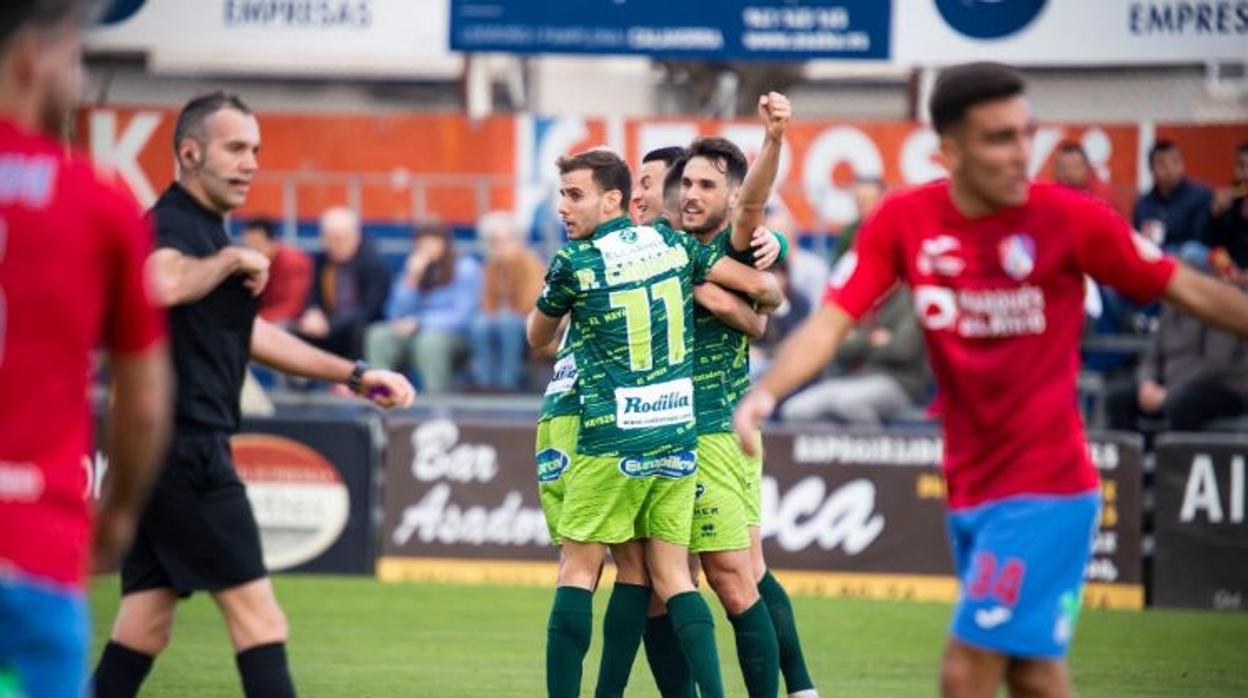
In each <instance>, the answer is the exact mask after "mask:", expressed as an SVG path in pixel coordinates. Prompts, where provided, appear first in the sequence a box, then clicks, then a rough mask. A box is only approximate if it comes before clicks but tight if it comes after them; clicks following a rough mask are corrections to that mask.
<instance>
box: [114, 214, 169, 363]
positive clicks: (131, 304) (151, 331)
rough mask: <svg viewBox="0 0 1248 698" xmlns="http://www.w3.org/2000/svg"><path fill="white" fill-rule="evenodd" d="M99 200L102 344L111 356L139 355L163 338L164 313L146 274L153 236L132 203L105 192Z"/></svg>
mask: <svg viewBox="0 0 1248 698" xmlns="http://www.w3.org/2000/svg"><path fill="white" fill-rule="evenodd" d="M101 195H102V199H103V201H104V206H103V207H102V209H103V210H102V220H101V221H100V225H101V226H102V227H103V229H104V230H105V231H106V234H107V246H106V249H107V250H108V253H107V254H108V259H107V260H105V263H106V264H107V265H108V273H109V296H108V299H107V301H106V303H107V308H106V311H105V323H104V343H105V346H106V347H107V348H108V350H109V351H110V352H113V353H115V354H141V353H143V352H145V351H147V350H148V349H150V348H151V347H152V346H154V345H155V344H157V343H158V342H159V341H160V340H162V339H163V338H164V336H165V314H164V310H163V309H161V308H160V306H159V305H158V304H157V303H156V299H155V297H154V293H153V289H152V288H151V281H150V280H149V279H148V275H147V272H146V268H147V266H146V265H147V256H148V255H149V254H150V253H151V251H152V231H151V228H150V226H149V224H148V223H147V221H146V220H145V219H144V218H143V217H142V216H141V215H140V213H139V210H138V208H137V207H136V206H135V204H134V202H133V200H131V199H129V198H128V197H125V196H122V195H120V194H118V193H116V192H114V191H111V190H108V189H105V190H104V191H103V192H102V194H101Z"/></svg>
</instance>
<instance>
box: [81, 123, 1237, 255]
mask: <svg viewBox="0 0 1248 698" xmlns="http://www.w3.org/2000/svg"><path fill="white" fill-rule="evenodd" d="M175 118H176V113H175V112H174V111H173V110H170V109H144V108H139V107H117V108H111V107H110V108H90V109H86V110H84V111H83V112H81V114H80V118H79V121H78V128H77V134H78V135H77V142H76V144H77V145H78V146H79V147H81V148H82V149H83V150H84V151H86V152H87V153H88V154H89V155H90V156H91V158H92V160H93V161H94V162H95V163H96V164H97V165H98V166H99V167H100V168H102V169H103V170H105V171H107V172H111V173H112V174H113V175H114V176H116V178H117V179H119V180H120V181H121V182H122V183H124V184H125V185H126V186H127V187H128V188H129V189H130V191H131V192H132V193H133V194H134V195H135V197H136V199H138V201H139V202H140V203H141V204H142V205H144V206H148V205H151V204H152V203H153V202H154V201H155V199H156V196H157V195H158V194H159V192H160V191H161V190H162V189H164V188H165V187H166V186H168V184H169V182H170V181H171V180H172V179H173V174H174V163H173V149H172V146H171V140H172V137H173V123H174V120H175ZM259 120H260V129H261V138H262V141H263V150H262V153H261V155H260V171H259V174H258V175H257V178H256V181H255V183H254V184H253V186H252V190H251V193H250V195H249V197H248V201H247V204H246V205H245V206H244V207H243V208H241V209H240V210H239V211H238V215H239V216H242V217H246V216H251V215H266V216H273V217H284V216H288V215H294V216H295V217H297V218H298V219H299V220H300V221H305V222H308V223H309V224H312V223H314V222H315V220H316V218H317V217H318V216H319V215H320V213H321V212H322V211H323V210H324V209H326V208H328V207H329V206H333V205H338V204H343V203H347V204H350V205H353V206H358V208H359V210H360V212H361V214H362V215H363V217H364V219H365V221H366V222H368V223H387V224H396V223H397V224H402V225H407V224H410V223H411V221H412V220H413V219H414V218H418V217H420V216H421V215H426V216H437V217H438V218H440V219H441V220H444V221H447V222H450V223H455V224H461V225H463V224H468V225H471V224H472V223H474V222H475V221H476V219H477V217H478V216H479V215H481V214H482V213H484V212H485V211H487V210H490V209H494V208H501V209H504V210H511V211H514V212H515V213H516V214H517V216H518V218H519V219H520V220H521V221H525V222H527V223H528V224H530V225H534V226H536V225H539V224H542V223H543V222H547V221H549V220H551V219H552V217H553V216H554V209H555V203H556V197H557V192H558V171H557V170H556V168H555V165H554V161H555V159H556V158H557V157H558V156H560V155H563V154H565V153H570V152H576V151H579V150H584V149H587V148H591V147H594V146H599V145H607V146H609V147H611V148H614V149H615V150H617V151H618V152H620V153H621V154H622V155H624V157H625V158H626V159H627V160H628V161H629V162H631V163H637V162H640V160H641V158H642V156H643V155H645V153H646V152H647V151H648V150H650V149H652V148H657V147H661V146H668V145H673V144H685V143H688V142H689V141H691V140H692V139H693V138H696V137H698V136H703V135H722V136H724V137H726V138H729V139H730V140H732V141H734V142H736V143H738V144H739V145H740V146H741V147H742V149H743V150H745V152H746V154H747V156H749V157H753V156H754V154H755V153H756V152H757V150H758V148H759V146H760V144H761V143H762V139H763V131H762V127H761V126H760V125H758V123H757V122H737V121H715V120H710V119H695V118H653V119H622V118H621V119H600V118H588V117H579V116H566V117H544V116H535V115H517V116H495V117H490V118H488V119H482V120H479V121H473V120H470V119H468V118H467V117H464V116H459V115H445V114H411V115H385V116H366V115H358V114H292V113H277V112H274V113H267V112H261V113H260V114H259ZM1150 133H1155V135H1156V137H1157V138H1167V139H1170V140H1173V141H1174V142H1175V143H1176V144H1177V145H1178V147H1179V148H1180V149H1181V150H1182V151H1183V152H1184V155H1185V158H1186V161H1187V169H1188V173H1189V174H1190V175H1191V176H1192V177H1193V178H1195V179H1197V180H1200V181H1204V182H1207V183H1211V184H1214V185H1218V184H1221V183H1224V182H1228V181H1230V178H1231V165H1232V160H1233V158H1232V157H1231V156H1232V154H1233V152H1234V148H1235V146H1236V145H1237V144H1238V143H1241V142H1244V141H1248V124H1224V125H1178V124H1164V123H1160V124H1156V125H1155V129H1154V130H1153V131H1150ZM1067 140H1073V141H1078V142H1080V143H1082V145H1083V146H1084V149H1085V150H1086V151H1087V153H1088V156H1089V159H1090V161H1091V163H1092V166H1093V169H1094V170H1095V172H1096V174H1097V176H1098V178H1099V179H1100V181H1101V182H1102V183H1104V184H1105V185H1106V189H1107V190H1108V192H1109V195H1110V197H1111V199H1112V201H1113V203H1114V204H1115V206H1117V207H1118V209H1119V210H1121V211H1124V212H1128V211H1129V210H1130V206H1131V203H1132V202H1133V201H1134V198H1135V196H1136V194H1137V193H1138V189H1137V186H1138V181H1139V177H1140V163H1141V162H1142V159H1141V150H1142V149H1143V150H1144V151H1146V150H1147V148H1148V146H1149V145H1151V140H1149V141H1147V142H1146V141H1145V140H1144V139H1143V136H1142V133H1141V128H1140V127H1139V126H1138V125H1135V124H1044V125H1043V126H1041V128H1040V130H1039V131H1038V133H1037V134H1036V140H1035V149H1034V155H1033V159H1032V163H1031V171H1032V173H1033V174H1034V175H1035V176H1036V177H1038V178H1041V179H1047V178H1049V177H1050V176H1051V172H1052V164H1053V159H1054V156H1055V154H1056V150H1057V147H1058V145H1059V144H1060V143H1062V142H1063V141H1067ZM309 144H315V146H314V147H311V146H309ZM937 146H938V142H937V139H936V136H935V134H934V133H933V132H932V131H931V130H930V129H927V128H925V127H922V126H920V125H917V124H914V123H909V122H902V121H895V122H878V121H876V122H841V121H828V120H798V121H795V122H794V123H793V124H792V125H791V126H790V128H789V132H788V134H787V135H786V136H785V147H784V150H783V151H782V154H781V158H780V168H779V172H778V174H777V178H776V195H775V196H774V197H773V199H772V204H773V205H777V206H780V207H782V208H784V209H787V210H788V212H789V213H791V214H792V216H793V218H794V221H795V223H796V225H797V227H798V229H800V230H804V231H817V230H825V229H832V230H836V229H837V227H838V226H839V225H841V224H843V223H847V222H849V221H850V220H852V219H853V217H854V216H855V215H856V211H855V209H854V203H853V196H852V193H851V185H852V183H853V181H854V179H855V178H880V179H883V180H884V181H885V182H887V183H888V184H889V185H890V186H900V185H909V184H919V183H922V182H927V181H930V180H932V179H936V178H939V177H942V176H944V174H945V170H944V169H943V167H942V166H941V164H940V161H939V156H938V153H937ZM308 232H309V233H314V232H315V230H314V226H313V225H309V226H308ZM403 237H404V238H406V237H407V233H406V232H404V234H403Z"/></svg>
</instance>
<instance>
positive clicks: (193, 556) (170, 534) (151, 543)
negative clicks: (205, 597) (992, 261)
mask: <svg viewBox="0 0 1248 698" xmlns="http://www.w3.org/2000/svg"><path fill="white" fill-rule="evenodd" d="M267 574H268V572H267V571H266V570H265V568H264V558H263V556H262V553H261V549H260V530H259V528H258V527H257V526H256V517H255V515H254V514H253V513H252V511H251V503H250V502H248V500H247V493H246V490H245V489H244V487H243V483H242V481H241V480H239V479H238V473H237V472H235V470H234V463H233V461H232V460H231V458H230V435H229V433H228V432H225V431H219V430H205V429H194V428H186V427H184V425H182V424H179V425H178V427H177V428H176V429H175V431H174V437H173V443H172V444H170V447H169V455H168V457H167V458H166V459H165V468H164V470H163V471H162V472H161V475H160V478H159V479H158V480H157V482H156V486H155V487H154V488H153V490H152V496H151V500H150V501H149V502H148V505H147V509H146V510H145V511H144V513H143V516H142V518H141V519H140V520H139V525H138V530H137V531H136V532H135V537H134V545H133V547H132V548H131V549H130V552H129V553H128V554H127V555H126V558H125V560H123V561H122V564H121V593H122V595H123V596H124V595H126V594H133V593H135V592H139V591H145V590H148V589H173V590H174V591H176V592H177V593H178V595H179V596H183V597H186V596H190V595H191V593H192V592H194V591H218V590H222V589H229V588H230V587H235V586H238V585H240V584H246V583H247V582H251V581H255V580H257V579H260V578H262V577H264V576H266V575H267Z"/></svg>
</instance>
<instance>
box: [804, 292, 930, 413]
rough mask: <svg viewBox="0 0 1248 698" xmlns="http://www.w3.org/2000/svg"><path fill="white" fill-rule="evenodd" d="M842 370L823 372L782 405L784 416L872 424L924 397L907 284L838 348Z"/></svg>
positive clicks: (924, 367)
mask: <svg viewBox="0 0 1248 698" xmlns="http://www.w3.org/2000/svg"><path fill="white" fill-rule="evenodd" d="M836 358H837V364H838V366H839V367H840V368H841V369H842V372H841V374H839V375H836V376H833V377H831V378H825V379H823V380H822V381H819V382H818V383H816V384H814V385H813V386H811V387H809V388H806V389H805V390H802V391H801V392H799V393H797V394H796V395H794V396H793V397H791V398H789V400H788V401H787V402H785V403H784V404H783V405H781V407H780V416H781V418H782V419H784V420H785V421H797V422H813V421H818V420H823V419H833V420H836V421H839V422H844V423H847V424H857V425H864V426H875V425H879V424H881V423H883V422H886V421H888V420H890V419H892V418H894V417H896V416H897V415H898V414H899V413H900V412H901V411H902V410H904V409H906V408H907V407H910V406H912V405H917V404H919V402H920V401H921V400H922V399H923V397H924V395H925V393H926V390H927V383H928V378H929V368H928V363H927V352H926V351H925V349H924V346H923V334H922V333H921V332H920V331H919V325H918V322H917V320H916V319H915V316H914V308H913V307H912V306H911V301H910V290H909V289H908V288H906V287H904V286H898V287H897V289H896V290H895V291H893V295H892V296H890V297H889V298H888V300H887V301H885V302H884V303H882V304H881V305H880V307H879V309H878V310H877V311H876V312H875V314H874V316H873V317H872V318H870V319H867V320H866V321H865V322H862V323H860V324H859V325H858V327H857V328H855V329H854V331H853V332H852V333H851V334H850V335H849V337H848V338H846V340H845V342H844V343H843V344H842V345H841V347H840V349H839V350H838V351H837V355H836Z"/></svg>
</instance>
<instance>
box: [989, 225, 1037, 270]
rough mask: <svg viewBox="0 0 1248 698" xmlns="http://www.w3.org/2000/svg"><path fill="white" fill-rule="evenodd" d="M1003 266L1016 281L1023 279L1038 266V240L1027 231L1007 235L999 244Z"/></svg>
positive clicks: (998, 248) (998, 249)
mask: <svg viewBox="0 0 1248 698" xmlns="http://www.w3.org/2000/svg"><path fill="white" fill-rule="evenodd" d="M997 251H998V252H999V253H1000V254H1001V268H1002V269H1004V270H1005V273H1006V274H1008V275H1009V276H1010V278H1012V279H1014V280H1015V281H1022V280H1023V279H1025V278H1027V277H1028V276H1029V275H1031V272H1032V270H1034V269H1035V268H1036V241H1035V239H1034V238H1032V237H1031V236H1030V235H1028V234H1026V233H1014V234H1013V235H1009V236H1006V238H1005V239H1003V240H1002V241H1001V242H1000V243H998V245H997Z"/></svg>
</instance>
